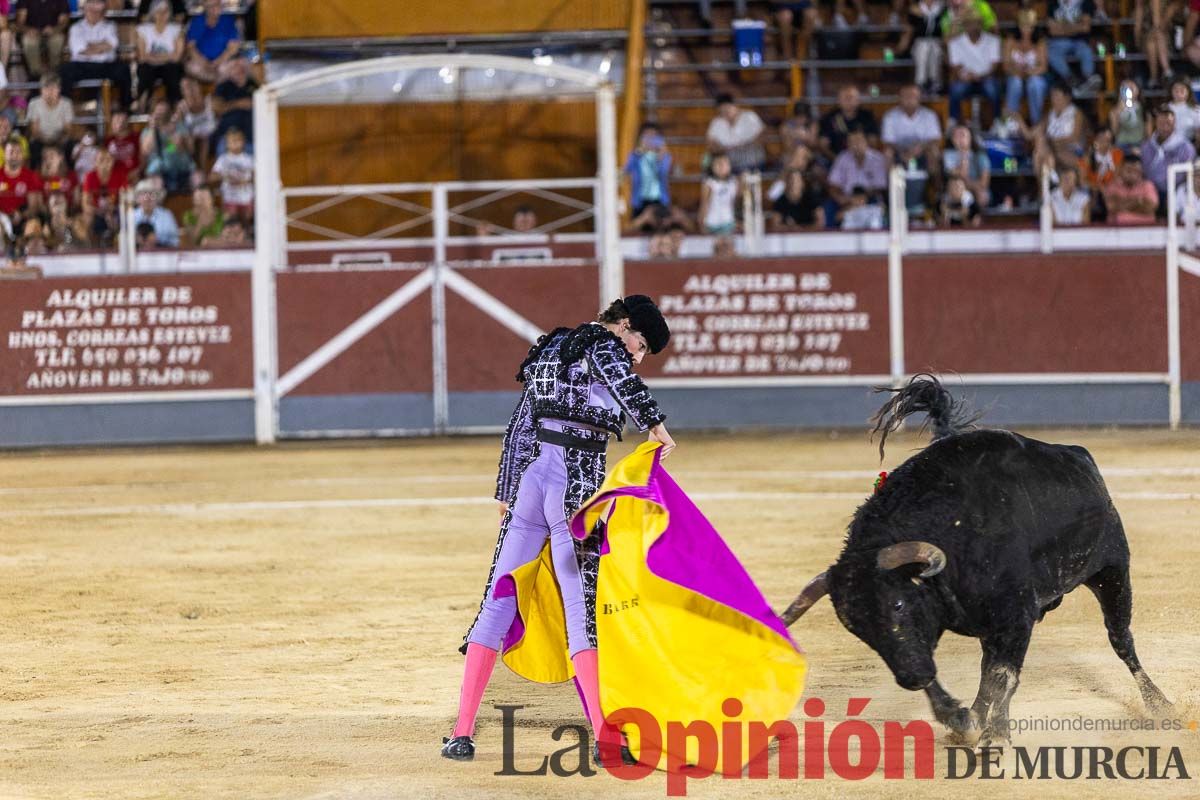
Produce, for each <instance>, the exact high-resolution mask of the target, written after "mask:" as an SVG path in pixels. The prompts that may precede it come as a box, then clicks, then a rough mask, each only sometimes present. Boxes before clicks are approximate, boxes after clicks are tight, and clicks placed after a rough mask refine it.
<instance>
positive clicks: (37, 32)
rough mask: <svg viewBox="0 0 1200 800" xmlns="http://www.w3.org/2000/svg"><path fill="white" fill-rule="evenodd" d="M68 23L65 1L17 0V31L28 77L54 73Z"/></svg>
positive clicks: (5, 61) (67, 8) (35, 77)
mask: <svg viewBox="0 0 1200 800" xmlns="http://www.w3.org/2000/svg"><path fill="white" fill-rule="evenodd" d="M70 22H71V8H70V6H69V5H68V4H67V0H20V2H19V3H18V8H17V30H19V31H20V32H21V51H22V52H23V53H24V54H25V68H26V69H27V70H28V71H29V77H30V79H32V80H38V79H39V78H41V77H42V75H45V74H47V73H57V72H58V68H59V65H60V64H61V63H62V54H63V46H64V45H65V44H66V41H67V36H66V32H67V25H69V24H70ZM4 63H5V64H7V63H8V60H7V59H5V60H4Z"/></svg>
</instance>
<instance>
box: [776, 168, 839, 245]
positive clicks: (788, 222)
mask: <svg viewBox="0 0 1200 800" xmlns="http://www.w3.org/2000/svg"><path fill="white" fill-rule="evenodd" d="M783 183H784V190H783V194H781V195H780V196H779V197H777V198H776V199H775V202H774V203H773V204H772V206H771V212H770V214H769V219H770V222H771V224H772V225H773V226H774V227H775V228H777V229H779V230H782V231H789V230H796V229H798V228H824V227H825V198H824V197H822V196H821V194H820V192H818V191H816V190H815V188H810V187H809V186H808V184H807V182H806V181H805V180H804V173H803V172H802V171H800V170H798V169H790V170H788V171H787V172H786V173H785V174H784V178H783Z"/></svg>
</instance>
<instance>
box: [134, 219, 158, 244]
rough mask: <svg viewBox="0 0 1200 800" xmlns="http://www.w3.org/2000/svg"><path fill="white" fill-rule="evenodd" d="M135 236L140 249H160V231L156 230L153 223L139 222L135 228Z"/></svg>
mask: <svg viewBox="0 0 1200 800" xmlns="http://www.w3.org/2000/svg"><path fill="white" fill-rule="evenodd" d="M134 236H135V238H136V239H137V249H138V250H157V249H158V231H156V230H154V225H152V224H151V223H149V222H139V223H138V224H137V227H136V228H135V229H134Z"/></svg>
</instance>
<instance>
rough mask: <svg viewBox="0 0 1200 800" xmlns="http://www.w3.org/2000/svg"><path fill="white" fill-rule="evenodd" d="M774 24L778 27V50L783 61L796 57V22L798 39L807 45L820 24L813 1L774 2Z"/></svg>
mask: <svg viewBox="0 0 1200 800" xmlns="http://www.w3.org/2000/svg"><path fill="white" fill-rule="evenodd" d="M771 5H772V7H773V8H774V10H775V22H776V23H778V25H779V50H780V53H781V54H782V56H783V60H784V61H791V60H792V59H793V58H795V57H796V22H797V21H799V23H800V38H801V40H802V41H804V42H805V43H807V42H808V41H809V40H810V39H811V38H812V32H813V31H814V30H816V28H817V26H818V25H819V24H820V20H819V19H818V18H817V4H816V3H815V2H814V1H813V0H799V2H790V3H789V2H774V3H772V4H771Z"/></svg>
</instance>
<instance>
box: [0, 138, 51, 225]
mask: <svg viewBox="0 0 1200 800" xmlns="http://www.w3.org/2000/svg"><path fill="white" fill-rule="evenodd" d="M41 205H42V179H41V177H40V176H39V175H38V174H37V173H36V172H34V171H33V170H31V169H29V168H28V167H26V166H25V153H24V152H23V151H22V150H21V145H20V144H19V143H18V142H17V141H15V140H14V139H12V138H10V139H9V140H8V143H7V144H5V145H4V168H3V169H0V212H3V213H4V214H7V215H8V216H9V217H11V218H12V219H13V223H14V224H16V225H19V224H21V223H23V221H24V218H25V217H26V216H27V215H28V214H31V213H37V211H38V210H39V209H40V208H41Z"/></svg>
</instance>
